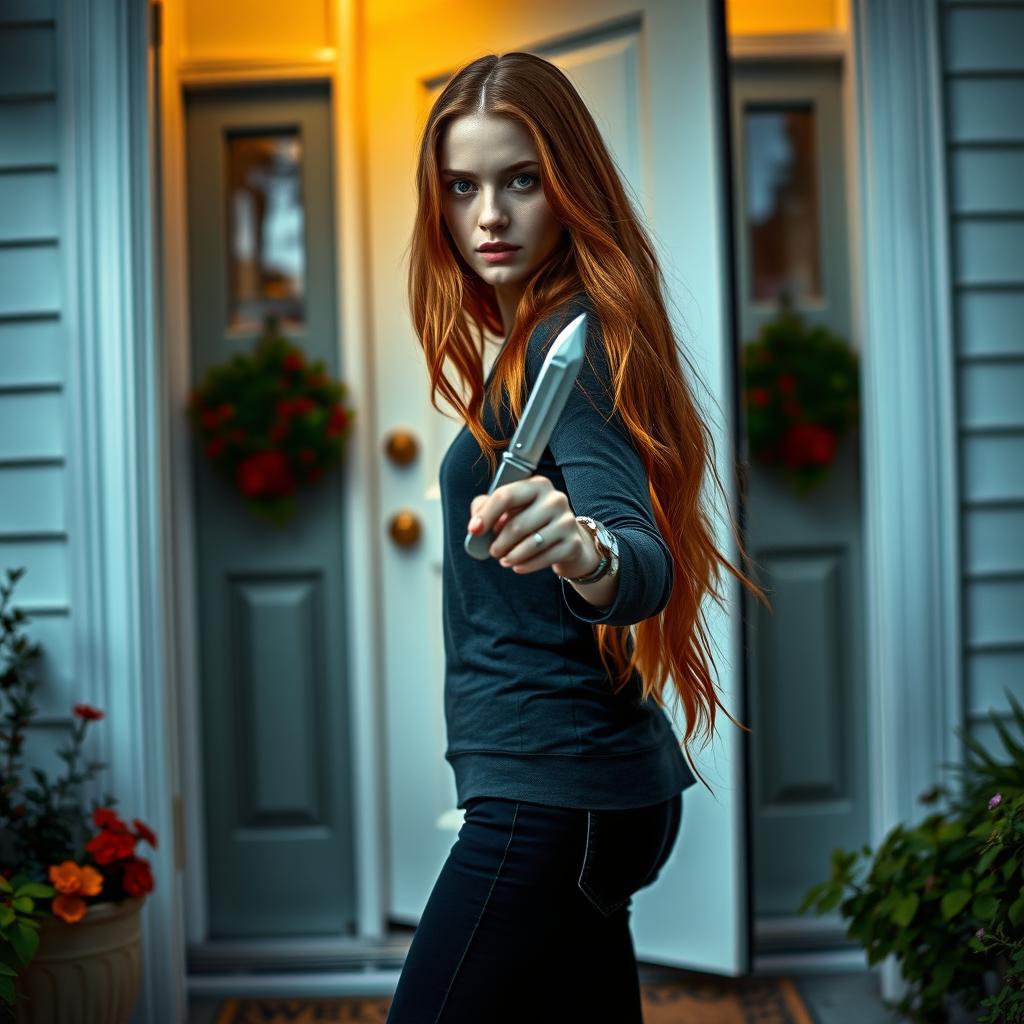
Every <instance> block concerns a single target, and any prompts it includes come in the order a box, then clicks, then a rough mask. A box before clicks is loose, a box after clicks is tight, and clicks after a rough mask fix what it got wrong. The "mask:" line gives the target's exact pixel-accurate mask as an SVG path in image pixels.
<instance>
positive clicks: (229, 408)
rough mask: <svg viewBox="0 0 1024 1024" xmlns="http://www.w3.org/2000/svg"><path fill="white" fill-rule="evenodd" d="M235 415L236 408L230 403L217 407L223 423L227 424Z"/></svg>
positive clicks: (223, 403)
mask: <svg viewBox="0 0 1024 1024" xmlns="http://www.w3.org/2000/svg"><path fill="white" fill-rule="evenodd" d="M234 415H235V407H234V406H233V405H232V404H231V403H230V402H222V403H221V404H220V405H219V406H218V407H217V416H218V418H219V421H220V422H221V423H224V422H226V421H227V420H229V419H231V417H232V416H234Z"/></svg>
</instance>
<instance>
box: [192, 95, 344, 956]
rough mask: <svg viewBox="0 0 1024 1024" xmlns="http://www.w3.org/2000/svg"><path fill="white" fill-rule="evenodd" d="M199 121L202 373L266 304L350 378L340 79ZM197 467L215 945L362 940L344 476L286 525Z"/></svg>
mask: <svg viewBox="0 0 1024 1024" xmlns="http://www.w3.org/2000/svg"><path fill="white" fill-rule="evenodd" d="M186 117H187V145H188V148H187V164H188V192H189V196H188V216H189V282H190V293H191V339H192V365H193V381H194V382H195V383H198V382H199V381H200V380H201V379H202V376H203V374H204V373H205V371H206V369H207V368H208V367H209V366H211V365H213V364H215V363H219V362H221V361H223V360H224V359H226V358H228V357H230V356H231V355H232V354H234V353H237V352H245V351H248V350H249V349H250V348H251V346H252V343H253V340H254V338H255V337H256V336H257V335H258V334H259V333H260V329H261V318H262V314H263V313H264V312H267V311H269V310H274V311H276V312H277V313H278V314H279V315H280V316H281V317H282V318H283V320H284V322H285V324H286V333H287V334H288V335H289V336H290V337H291V339H292V340H293V341H294V342H295V343H296V344H298V345H299V346H300V347H301V348H302V349H303V350H304V352H305V353H306V355H307V357H308V358H309V359H310V360H314V359H318V358H320V359H323V360H324V361H325V363H326V365H327V368H328V372H329V373H330V374H331V375H333V376H343V371H342V368H341V367H340V366H339V346H338V345H337V325H336V315H335V268H334V262H335V261H334V238H333V233H332V224H333V212H332V211H333V201H332V196H331V170H330V167H331V141H330V138H331V135H330V103H329V96H328V92H327V90H326V88H321V87H319V86H301V87H284V88H281V87H275V88H273V89H268V88H259V89H237V90H223V91H220V90H218V91H216V92H207V91H204V92H200V93H193V94H191V95H190V96H189V97H188V102H187V112H186ZM229 225H230V226H231V228H232V230H230V234H229ZM194 472H195V533H196V545H197V550H196V565H197V571H198V594H197V595H196V598H197V602H198V608H199V616H198V618H199V629H200V642H201V652H200V666H201V680H200V688H201V697H202V703H201V707H202V730H203V758H204V764H203V780H204V781H203V788H204V799H205V805H206V806H205V812H206V814H205V820H206V850H207V875H208V879H209V892H208V905H209V930H210V938H218V937H228V936H256V935H268V936H274V937H279V936H284V935H312V934H331V935H338V934H346V933H351V932H353V931H354V913H355V901H354V877H353V853H352V806H351V795H350V793H351V787H350V781H351V780H350V764H349V757H348V751H347V750H346V747H345V744H344V743H343V742H340V741H339V737H345V736H347V735H348V698H347V691H348V683H347V680H346V678H345V658H344V648H345V638H344V635H343V632H342V630H341V628H340V624H341V623H343V622H344V621H345V614H344V605H343V599H344V588H343V578H344V565H343V562H342V544H341V539H342V537H343V536H344V533H345V530H344V523H343V521H342V516H343V504H342V495H341V487H340V477H339V476H338V475H337V474H328V475H327V476H326V477H325V478H324V479H323V480H322V481H320V483H319V484H318V485H317V488H316V489H312V490H309V491H305V492H302V493H301V494H300V498H299V508H298V512H297V513H296V516H295V518H294V519H293V520H292V522H291V523H290V524H289V525H288V526H287V527H286V528H284V529H281V530H278V529H276V528H275V527H273V526H271V525H268V524H264V523H262V522H260V521H258V520H255V519H253V518H252V517H251V516H250V515H249V513H248V511H247V510H246V509H245V508H244V507H243V503H242V501H241V499H240V497H239V495H238V494H237V493H236V492H235V491H234V489H233V488H232V487H231V486H230V485H229V484H228V483H226V482H225V481H224V480H222V479H221V478H220V477H219V476H216V475H215V474H214V473H213V472H212V471H211V469H210V467H209V465H208V464H207V462H206V460H205V458H204V457H201V454H200V453H199V452H198V450H197V451H196V457H195V460H194Z"/></svg>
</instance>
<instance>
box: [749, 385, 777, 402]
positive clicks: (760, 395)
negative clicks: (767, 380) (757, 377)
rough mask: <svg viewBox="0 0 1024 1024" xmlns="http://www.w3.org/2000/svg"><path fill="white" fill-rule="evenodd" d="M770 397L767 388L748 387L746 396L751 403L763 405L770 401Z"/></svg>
mask: <svg viewBox="0 0 1024 1024" xmlns="http://www.w3.org/2000/svg"><path fill="white" fill-rule="evenodd" d="M771 397H772V396H771V394H770V393H769V391H768V389H767V388H750V390H749V391H747V398H748V399H749V401H750V404H751V405H757V406H765V405H767V404H768V403H769V402H770V401H771Z"/></svg>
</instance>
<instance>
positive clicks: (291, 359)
mask: <svg viewBox="0 0 1024 1024" xmlns="http://www.w3.org/2000/svg"><path fill="white" fill-rule="evenodd" d="M304 364H305V360H303V358H302V353H301V352H300V351H298V349H296V350H294V351H292V352H289V353H288V355H286V356H285V357H284V359H283V360H282V362H281V366H282V368H283V369H284V370H286V371H287V372H288V373H297V372H298V371H299V370H301V369H302V367H303V365H304Z"/></svg>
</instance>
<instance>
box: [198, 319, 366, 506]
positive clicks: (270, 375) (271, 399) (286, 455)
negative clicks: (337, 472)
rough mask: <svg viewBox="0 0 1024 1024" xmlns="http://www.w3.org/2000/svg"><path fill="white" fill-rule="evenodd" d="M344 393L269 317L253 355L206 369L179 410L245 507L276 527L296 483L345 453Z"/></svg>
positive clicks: (347, 413) (311, 479) (348, 413)
mask: <svg viewBox="0 0 1024 1024" xmlns="http://www.w3.org/2000/svg"><path fill="white" fill-rule="evenodd" d="M346 394H347V388H346V386H345V385H344V384H343V383H340V382H338V381H334V380H331V379H329V378H328V377H327V375H326V373H325V367H324V363H323V360H317V361H316V362H313V363H308V362H307V360H306V357H305V355H304V353H303V351H302V350H301V349H300V348H298V347H297V346H296V345H294V344H292V342H290V341H289V340H288V339H287V338H285V337H283V336H282V335H281V334H280V331H279V327H278V321H277V318H276V317H268V318H267V321H266V325H265V329H264V333H263V335H262V336H261V337H260V338H259V339H258V340H257V342H256V345H255V347H254V349H253V351H252V353H251V354H248V355H246V354H241V353H240V354H238V355H235V356H234V357H232V358H231V359H230V360H228V361H227V362H225V363H222V364H221V365H219V366H214V367H211V368H210V369H209V370H208V371H207V373H206V376H205V378H204V379H203V382H202V384H201V385H200V386H199V387H197V388H195V389H194V390H193V391H192V393H191V395H190V396H189V401H188V405H187V409H186V412H187V415H188V417H189V420H190V422H191V423H192V426H193V428H194V429H195V431H196V433H197V435H198V437H199V439H200V441H201V442H202V443H203V450H204V452H205V453H206V456H207V458H208V459H210V461H211V462H212V463H213V464H214V465H215V466H216V467H217V469H218V470H219V471H220V472H221V473H222V474H223V475H224V476H226V477H227V478H228V479H230V480H232V481H233V482H234V483H235V485H236V486H237V488H238V490H239V491H240V492H241V493H242V495H243V496H244V497H245V498H246V501H247V504H248V506H249V509H250V511H252V512H253V514H255V515H256V516H258V517H260V518H263V519H266V520H267V521H269V522H272V523H274V524H275V525H277V526H283V525H285V523H287V521H288V520H289V519H290V518H291V517H292V515H293V514H294V512H295V504H296V500H295V494H296V491H297V490H298V489H299V487H302V486H309V485H311V484H314V483H316V482H317V481H318V480H319V479H320V478H321V477H322V476H323V475H324V473H325V472H326V471H327V470H328V469H330V468H331V467H332V466H334V465H336V464H337V463H338V462H340V460H341V457H342V455H343V454H344V450H345V438H346V437H347V436H348V434H349V432H350V431H351V426H352V419H353V417H354V411H353V410H352V409H351V408H348V407H346V406H345V405H344V404H343V402H342V399H343V398H344V396H345V395H346Z"/></svg>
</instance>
